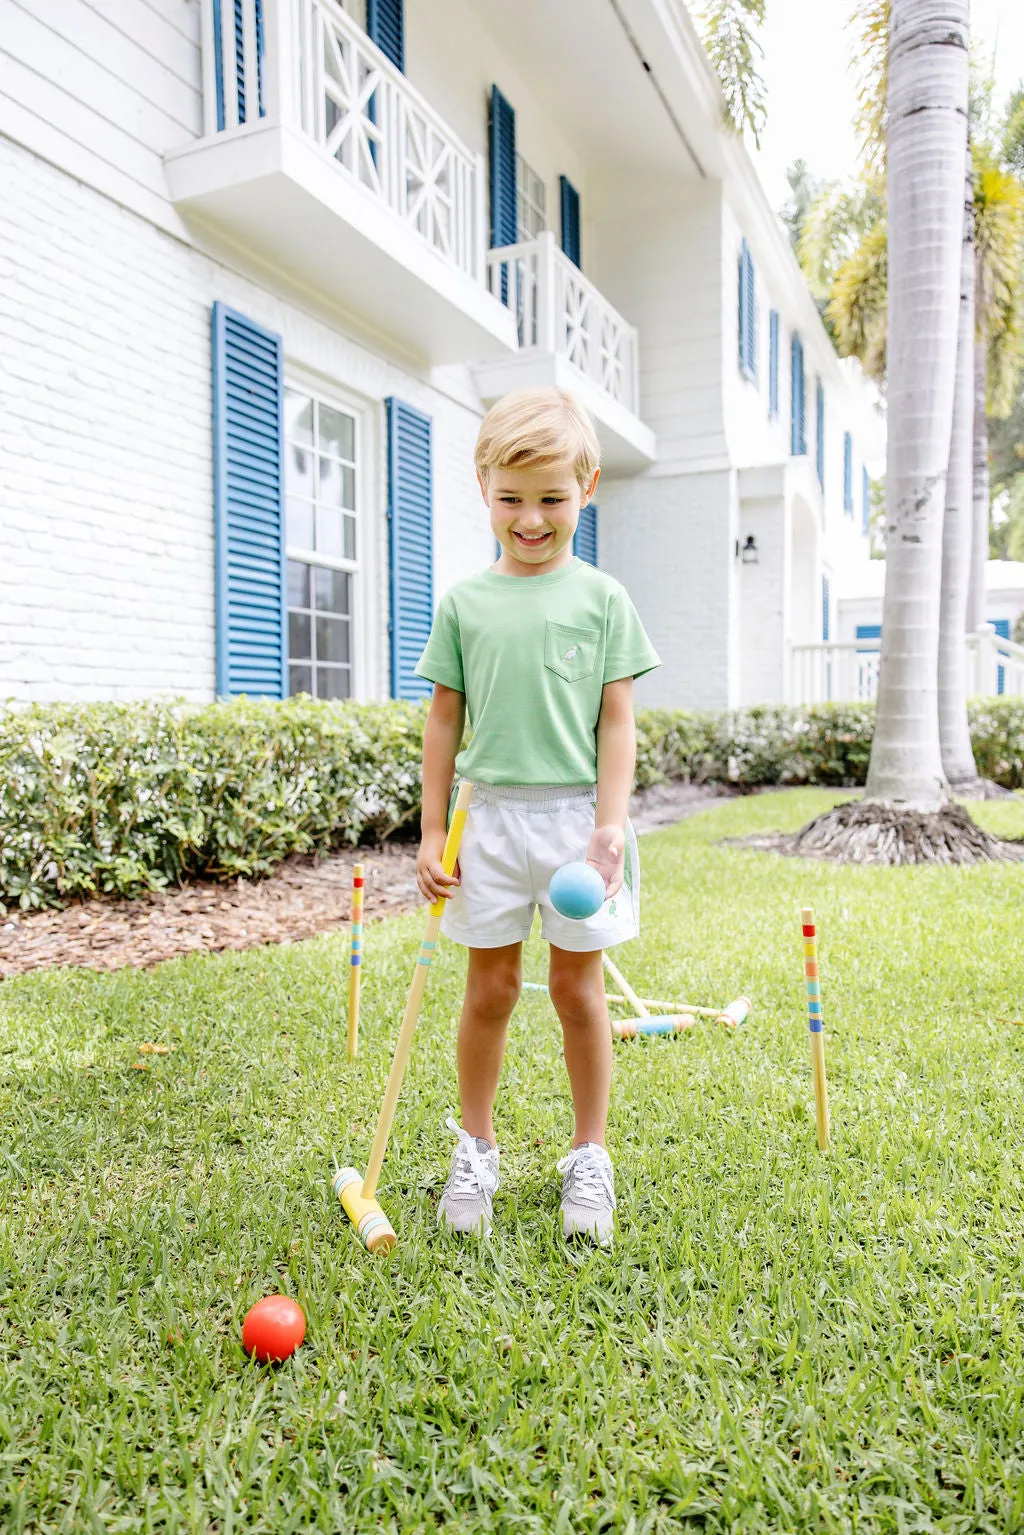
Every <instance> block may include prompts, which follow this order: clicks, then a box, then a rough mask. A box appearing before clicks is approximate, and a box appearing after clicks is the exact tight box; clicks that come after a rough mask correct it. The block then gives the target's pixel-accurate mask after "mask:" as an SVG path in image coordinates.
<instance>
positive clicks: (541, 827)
mask: <svg viewBox="0 0 1024 1535" xmlns="http://www.w3.org/2000/svg"><path fill="white" fill-rule="evenodd" d="M596 808H597V790H596V788H595V786H594V785H593V784H582V785H578V786H576V787H569V788H562V787H554V788H535V787H525V788H519V787H514V786H513V787H505V786H500V787H499V786H495V785H494V784H475V785H474V786H473V799H472V801H471V803H470V807H469V815H468V816H467V818H466V826H465V830H464V831H463V834H462V845H461V847H460V849H459V873H460V884H459V887H458V889H457V890H456V891H455V894H454V895H453V896H451V897H450V899H448V900H447V901H446V902H445V908H444V915H443V917H442V919H441V931H442V933H444V935H445V936H446V937H447V938H452V939H454V941H455V942H456V943H462V944H465V945H466V947H467V948H471V949H498V948H501V947H502V946H503V945H504V944H507V943H524V942H525V941H526V939H527V938H528V937H529V936H530V928H531V927H532V926H533V914H534V909H535V908H536V907H537V906H539V907H540V915H541V936H542V937H543V938H544V939H546V940H547V942H548V943H553V944H554V945H555V946H556V948H559V949H572V950H574V951H576V952H579V953H589V952H591V951H592V950H594V949H610V948H611V947H612V946H613V944H617V943H625V942H626V941H627V940H628V939H630V938H636V937H637V936H638V934H639V932H640V856H639V852H638V850H637V845H636V833H635V832H634V830H633V827H632V825H631V824H630V822H629V821H628V820H627V822H626V854H625V866H624V870H623V880H622V885H621V887H620V889H619V890H617V891H616V893H615V895H614V896H613V897H612V898H611V900H610V901H605V903H604V905H603V906H602V907H601V909H600V910H599V911H597V912H595V914H594V915H593V916H592V917H587V918H585V919H584V920H582V921H575V920H574V919H573V918H571V917H563V916H560V915H559V913H558V912H557V911H556V910H555V908H554V907H553V906H552V904H551V898H550V896H549V895H548V885H549V883H550V881H551V876H552V875H553V874H554V872H555V870H556V869H560V868H561V867H562V865H563V864H565V863H572V862H573V861H574V860H576V859H585V858H586V856H587V847H588V844H589V842H590V838H591V836H592V834H593V831H594V816H595V811H596Z"/></svg>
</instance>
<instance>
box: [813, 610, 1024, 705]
mask: <svg viewBox="0 0 1024 1535" xmlns="http://www.w3.org/2000/svg"><path fill="white" fill-rule="evenodd" d="M964 646H965V664H966V669H967V693H968V696H969V697H973V698H995V697H997V696H998V695H999V694H1002V693H1009V694H1015V695H1018V694H1019V695H1024V645H1016V644H1014V642H1013V641H1012V640H1004V639H1003V638H1002V637H1001V636H1000V635H998V634H996V631H995V629H994V628H993V626H992V625H991V624H982V625H981V626H980V627H979V628H978V629H976V630H975V631H974V633H973V634H967V635H965V636H964ZM880 654H881V641H880V640H877V639H870V640H868V639H864V640H855V641H847V642H843V643H839V644H836V643H829V642H828V641H825V642H823V643H821V644H815V645H793V646H791V647H790V656H791V687H790V701H791V702H792V703H796V704H820V703H828V702H832V703H872V702H873V701H874V699H875V697H876V695H877V693H878V665H879V660H880Z"/></svg>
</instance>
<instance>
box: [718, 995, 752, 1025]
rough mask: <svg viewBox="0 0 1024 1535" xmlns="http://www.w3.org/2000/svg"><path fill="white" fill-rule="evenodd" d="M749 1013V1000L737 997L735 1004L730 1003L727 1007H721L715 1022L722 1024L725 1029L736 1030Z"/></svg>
mask: <svg viewBox="0 0 1024 1535" xmlns="http://www.w3.org/2000/svg"><path fill="white" fill-rule="evenodd" d="M749 1012H750V1000H749V998H748V997H737V998H736V1001H735V1002H730V1003H729V1006H728V1007H723V1009H722V1011H721V1012H720V1013H719V1014H718V1017H717V1018H716V1019H715V1022H716V1023H724V1024H725V1027H726V1028H727V1029H738V1028H739V1026H740V1024H741V1023H743V1022H745V1020H746V1017H747V1014H748V1013H749Z"/></svg>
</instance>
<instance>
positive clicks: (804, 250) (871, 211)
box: [797, 179, 885, 302]
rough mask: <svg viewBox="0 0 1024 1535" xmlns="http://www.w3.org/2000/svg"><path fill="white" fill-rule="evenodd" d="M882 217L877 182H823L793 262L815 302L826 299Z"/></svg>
mask: <svg viewBox="0 0 1024 1535" xmlns="http://www.w3.org/2000/svg"><path fill="white" fill-rule="evenodd" d="M884 217H885V195H884V190H883V188H882V186H881V183H880V182H879V181H878V180H877V179H872V180H869V181H864V182H853V181H830V182H827V183H826V185H825V186H824V188H823V189H822V191H821V192H820V193H819V195H818V196H817V197H816V198H815V199H814V201H813V203H812V204H811V206H810V207H809V208H808V209H807V212H806V214H805V216H804V221H803V225H802V227H801V230H800V238H799V240H798V242H797V259H798V261H799V262H800V266H801V268H802V270H803V274H804V276H805V277H806V279H807V284H808V286H809V288H810V290H811V292H812V293H813V294H814V297H815V299H816V300H817V301H818V302H822V301H824V300H825V299H827V298H828V296H829V294H830V292H831V289H832V285H833V283H834V282H835V280H836V275H837V273H838V271H839V268H840V267H841V266H842V265H843V263H844V261H847V260H848V259H849V258H850V256H852V255H853V253H854V251H855V250H856V249H857V246H858V245H859V244H860V242H861V240H862V239H863V238H864V236H865V235H866V234H867V232H868V230H869V229H870V228H871V227H872V226H873V225H874V224H877V223H878V220H879V219H881V218H884Z"/></svg>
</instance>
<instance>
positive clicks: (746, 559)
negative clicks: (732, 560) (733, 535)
mask: <svg viewBox="0 0 1024 1535" xmlns="http://www.w3.org/2000/svg"><path fill="white" fill-rule="evenodd" d="M759 554H760V550H759V549H758V547H757V540H756V538H755V537H754V535H753V533H748V534H747V537H746V542H745V543H744V545H743V548H742V549H741V548H740V541H739V539H737V540H736V558H737V559H738V560H741V561H742V562H743V564H744V565H756V564H757V561H758V557H759Z"/></svg>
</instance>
